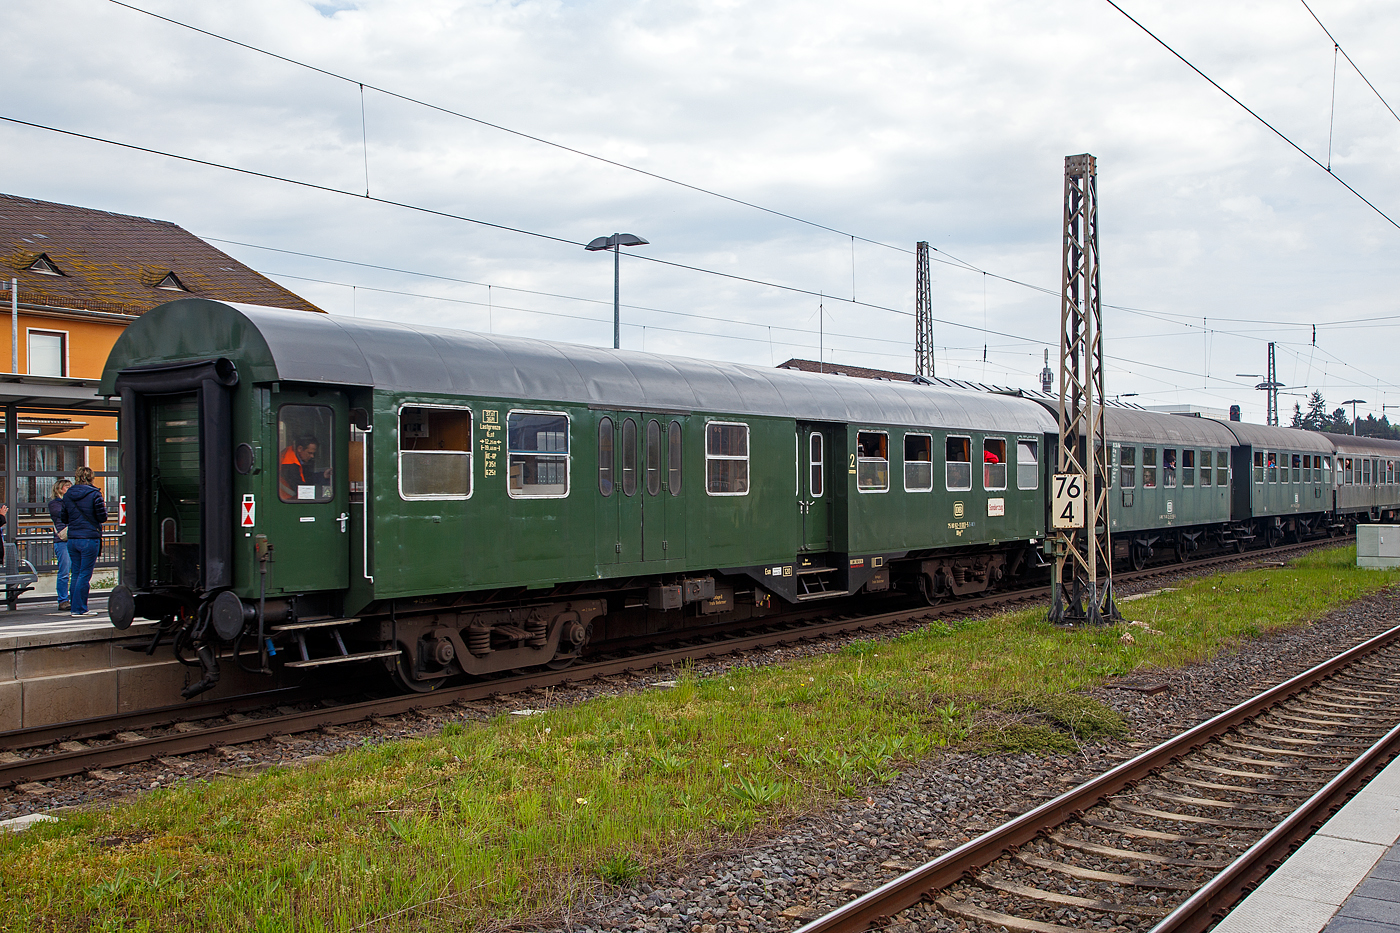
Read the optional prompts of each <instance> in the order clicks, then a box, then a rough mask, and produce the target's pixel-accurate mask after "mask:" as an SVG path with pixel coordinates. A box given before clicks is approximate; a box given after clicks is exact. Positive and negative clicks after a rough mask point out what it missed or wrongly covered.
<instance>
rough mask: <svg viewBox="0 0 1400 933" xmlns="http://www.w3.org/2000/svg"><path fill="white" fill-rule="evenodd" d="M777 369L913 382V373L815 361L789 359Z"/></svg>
mask: <svg viewBox="0 0 1400 933" xmlns="http://www.w3.org/2000/svg"><path fill="white" fill-rule="evenodd" d="M778 368H779V369H796V370H800V371H802V372H804V373H831V374H833V375H841V376H854V377H855V378H857V379H888V380H889V381H891V382H913V381H914V374H913V373H896V372H890V371H888V370H884V369H867V368H866V367H864V366H847V365H846V364H844V363H818V362H817V361H816V360H798V359H791V360H788V361H787V362H786V363H779V364H778Z"/></svg>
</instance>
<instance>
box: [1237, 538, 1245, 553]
mask: <svg viewBox="0 0 1400 933" xmlns="http://www.w3.org/2000/svg"><path fill="white" fill-rule="evenodd" d="M1245 547H1246V545H1245V543H1244V538H1236V539H1235V553H1236V554H1243V553H1244V549H1245Z"/></svg>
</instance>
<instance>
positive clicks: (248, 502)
mask: <svg viewBox="0 0 1400 933" xmlns="http://www.w3.org/2000/svg"><path fill="white" fill-rule="evenodd" d="M257 505H258V504H257V500H256V499H254V497H253V494H252V493H251V492H249V493H244V494H243V517H242V519H241V520H240V524H242V526H243V527H244V528H252V527H253V511H254V509H256V508H257Z"/></svg>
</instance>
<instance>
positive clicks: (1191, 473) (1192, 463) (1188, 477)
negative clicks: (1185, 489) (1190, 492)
mask: <svg viewBox="0 0 1400 933" xmlns="http://www.w3.org/2000/svg"><path fill="white" fill-rule="evenodd" d="M1181 485H1183V486H1194V485H1196V452H1195V451H1194V450H1182V451H1181Z"/></svg>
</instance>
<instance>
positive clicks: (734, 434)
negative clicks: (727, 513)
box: [705, 421, 749, 496]
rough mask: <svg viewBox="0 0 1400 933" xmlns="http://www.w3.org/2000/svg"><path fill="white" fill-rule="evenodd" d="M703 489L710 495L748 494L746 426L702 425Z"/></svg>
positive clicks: (725, 424)
mask: <svg viewBox="0 0 1400 933" xmlns="http://www.w3.org/2000/svg"><path fill="white" fill-rule="evenodd" d="M705 491H706V492H708V493H709V494H710V495H712V496H747V495H748V494H749V426H748V425H746V424H735V423H732V422H724V421H712V422H710V423H709V424H707V425H705Z"/></svg>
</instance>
